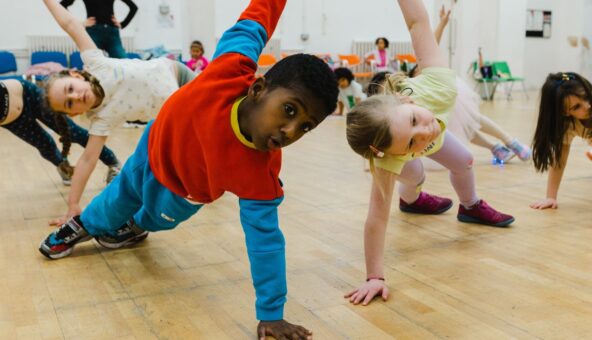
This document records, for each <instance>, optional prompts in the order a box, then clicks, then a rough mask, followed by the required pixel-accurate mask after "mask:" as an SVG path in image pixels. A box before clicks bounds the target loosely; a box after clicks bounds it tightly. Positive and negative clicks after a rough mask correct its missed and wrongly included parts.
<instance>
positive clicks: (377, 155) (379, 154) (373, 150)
mask: <svg viewBox="0 0 592 340" xmlns="http://www.w3.org/2000/svg"><path fill="white" fill-rule="evenodd" d="M368 148H369V149H370V151H372V152H373V153H374V155H375V156H376V158H382V157H384V152H383V151H380V150H378V149H377V148H376V147H375V146H374V145H370V146H368Z"/></svg>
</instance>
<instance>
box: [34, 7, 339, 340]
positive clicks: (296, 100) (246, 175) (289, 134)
mask: <svg viewBox="0 0 592 340" xmlns="http://www.w3.org/2000/svg"><path fill="white" fill-rule="evenodd" d="M46 1H48V0H46ZM284 6H285V0H252V1H251V2H250V4H249V6H248V7H247V9H246V10H245V11H244V12H243V13H242V15H241V16H240V18H239V21H238V22H237V23H236V24H235V25H234V26H233V27H231V28H230V29H229V30H228V31H226V32H225V33H224V34H223V36H222V37H221V39H220V42H219V43H218V47H217V50H216V53H215V54H214V60H213V61H212V63H211V64H210V66H208V68H207V69H206V70H205V71H204V72H203V73H202V74H201V75H200V76H199V77H198V78H196V79H195V80H194V81H193V82H191V83H190V84H188V85H186V86H184V87H182V88H181V89H179V90H178V91H177V92H175V93H174V94H173V95H172V96H171V97H170V98H169V100H167V102H166V103H165V104H164V106H163V107H162V110H161V111H160V113H159V114H158V116H157V117H156V120H155V121H154V123H150V124H148V126H147V127H146V130H145V131H144V134H143V136H142V138H141V139H140V142H139V144H138V146H137V148H136V151H135V152H134V154H133V155H132V156H131V157H130V158H129V159H128V161H127V162H126V164H125V166H124V167H123V169H122V170H121V174H120V175H119V176H117V177H116V178H115V180H114V181H113V182H111V183H110V184H109V185H108V186H107V187H106V188H105V190H103V192H102V193H101V194H99V195H98V196H97V197H95V198H94V199H93V201H92V202H91V203H90V204H89V206H88V207H86V209H85V210H84V211H83V212H82V214H81V215H79V216H75V217H73V218H71V219H69V220H68V221H67V223H65V224H64V225H62V226H61V227H60V228H59V229H58V230H56V231H54V232H53V233H51V234H50V235H49V236H48V237H47V238H46V239H45V240H44V241H43V242H42V243H41V245H40V248H39V250H40V251H41V253H43V254H44V255H45V256H47V257H49V258H52V259H57V258H61V257H64V256H67V255H69V254H70V253H71V252H72V250H73V247H74V246H75V245H76V244H77V243H80V242H83V241H87V240H89V239H91V238H92V237H95V238H96V239H97V241H98V242H99V244H101V245H103V246H105V247H108V248H119V247H122V246H127V245H132V244H136V243H138V242H140V241H142V240H144V239H145V238H146V237H147V236H148V231H152V232H154V231H159V230H168V229H172V228H175V227H176V226H177V225H178V224H179V223H181V222H183V221H185V220H187V219H188V218H189V217H191V216H192V215H194V214H195V213H197V212H198V211H199V210H200V209H201V208H202V207H203V206H204V205H205V204H207V203H211V202H213V201H215V200H216V199H218V198H219V197H220V196H222V194H223V193H224V192H226V191H228V192H231V193H233V194H235V195H237V196H238V197H239V206H240V219H241V224H242V226H243V229H244V232H245V239H246V244H247V252H248V255H249V260H250V262H251V274H252V278H253V284H254V286H255V291H256V296H257V300H256V312H257V318H258V319H259V320H261V322H260V323H259V326H258V330H257V335H258V337H259V338H260V339H263V338H265V336H266V335H270V336H274V337H276V338H280V339H287V338H290V339H309V338H311V336H312V333H311V332H310V331H308V330H306V329H305V328H303V327H301V326H296V325H292V324H290V323H288V322H287V321H285V320H283V311H284V303H285V301H286V294H287V285H286V262H285V245H284V237H283V235H282V232H281V231H280V229H279V225H278V224H279V222H278V213H277V209H278V206H279V204H280V203H281V202H282V200H283V190H282V184H281V182H280V180H279V172H280V168H281V157H282V153H281V148H282V147H285V146H288V145H290V144H292V143H293V142H295V141H297V140H298V139H300V138H301V137H302V136H303V135H304V134H305V133H307V132H309V131H311V130H312V129H314V128H315V127H316V126H317V125H318V124H320V123H321V122H322V121H323V120H324V119H325V118H326V117H327V115H329V114H331V113H332V112H333V111H334V110H335V106H336V102H337V92H338V90H337V82H336V81H335V76H334V75H333V72H332V71H331V69H330V68H329V67H328V66H327V64H325V63H324V62H323V61H322V60H320V59H319V58H317V57H315V56H311V55H304V54H296V55H292V56H289V57H286V58H284V59H282V60H280V61H279V62H278V63H276V64H275V65H274V66H273V67H272V68H271V69H270V70H269V71H268V72H267V73H266V74H265V75H264V76H262V77H258V78H256V77H255V72H256V71H257V60H258V59H259V55H260V54H261V51H262V50H263V47H264V46H265V43H266V42H267V41H268V40H269V38H270V37H271V36H272V35H273V31H274V29H275V27H276V25H277V22H278V20H279V18H280V15H281V13H282V11H283V9H284ZM211 93H215V94H216V96H211V95H210V94H211ZM196 113H197V114H196Z"/></svg>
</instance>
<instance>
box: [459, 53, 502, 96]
mask: <svg viewBox="0 0 592 340" xmlns="http://www.w3.org/2000/svg"><path fill="white" fill-rule="evenodd" d="M483 66H489V67H491V74H489V75H488V76H487V77H484V76H483V73H482V72H481V70H480V69H479V66H478V64H477V62H476V61H474V62H472V63H471V65H470V66H469V69H468V72H470V73H471V74H472V77H473V80H475V82H476V84H475V88H474V90H475V91H477V90H478V88H479V87H481V89H482V90H481V91H480V94H481V98H483V99H485V100H493V96H494V95H495V90H496V89H497V85H498V84H499V83H501V82H505V80H503V79H500V78H499V77H497V75H496V73H495V70H494V68H493V64H492V63H491V62H490V61H485V62H483Z"/></svg>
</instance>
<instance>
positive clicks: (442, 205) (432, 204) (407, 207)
mask: <svg viewBox="0 0 592 340" xmlns="http://www.w3.org/2000/svg"><path fill="white" fill-rule="evenodd" d="M450 207H452V200H451V199H448V198H444V197H438V196H436V195H430V194H427V193H425V192H423V191H422V192H420V193H419V197H418V198H417V199H416V200H415V202H413V203H412V204H409V203H407V202H405V201H403V200H402V199H400V198H399V209H401V211H404V212H408V213H412V214H426V215H437V214H441V213H443V212H445V211H446V210H448V209H450Z"/></svg>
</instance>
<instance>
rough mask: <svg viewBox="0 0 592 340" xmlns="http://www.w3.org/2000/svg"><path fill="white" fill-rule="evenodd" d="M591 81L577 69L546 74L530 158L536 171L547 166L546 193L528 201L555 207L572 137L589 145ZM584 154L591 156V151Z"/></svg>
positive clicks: (534, 205) (536, 205)
mask: <svg viewBox="0 0 592 340" xmlns="http://www.w3.org/2000/svg"><path fill="white" fill-rule="evenodd" d="M591 101H592V85H591V84H590V82H589V81H588V80H586V78H584V77H582V76H581V75H579V74H577V73H572V72H567V73H563V72H560V73H552V74H549V76H548V77H547V80H546V81H545V84H543V88H542V89H541V104H540V108H539V119H538V121H537V127H536V131H535V133H534V142H533V147H532V159H533V161H534V166H535V168H536V169H537V171H540V172H544V171H547V170H549V177H548V179H547V197H546V198H545V199H542V200H539V201H537V202H534V203H532V204H531V205H530V207H531V208H534V209H547V208H552V209H557V207H558V205H557V193H558V191H559V184H561V178H562V177H563V170H564V169H565V164H566V163H567V157H568V156H569V147H570V145H571V141H572V140H573V139H574V137H576V136H577V137H580V138H582V139H584V140H585V141H586V142H587V143H588V144H590V145H592V118H591V116H590V114H591V111H592V110H591V108H590V105H591ZM586 154H587V156H588V157H589V158H590V159H591V160H592V153H591V152H590V151H588V152H587V153H586Z"/></svg>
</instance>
